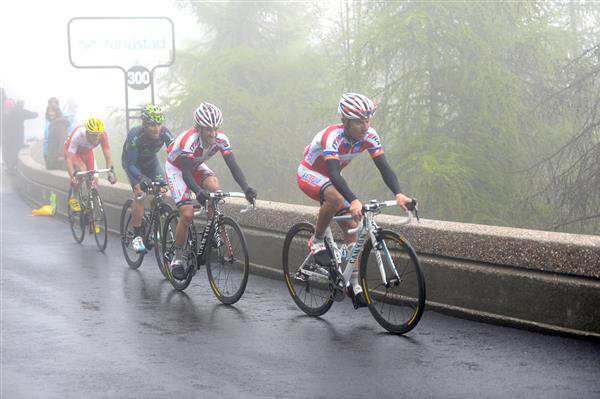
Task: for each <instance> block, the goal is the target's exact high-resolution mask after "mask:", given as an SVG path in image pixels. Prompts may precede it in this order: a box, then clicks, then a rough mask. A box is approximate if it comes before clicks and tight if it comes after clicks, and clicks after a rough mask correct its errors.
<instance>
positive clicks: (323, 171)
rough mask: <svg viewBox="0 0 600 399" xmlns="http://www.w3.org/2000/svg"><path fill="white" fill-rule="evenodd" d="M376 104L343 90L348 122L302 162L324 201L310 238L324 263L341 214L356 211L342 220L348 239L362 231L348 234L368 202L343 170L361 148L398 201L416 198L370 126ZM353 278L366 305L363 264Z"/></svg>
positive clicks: (300, 175) (306, 178)
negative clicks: (329, 233)
mask: <svg viewBox="0 0 600 399" xmlns="http://www.w3.org/2000/svg"><path fill="white" fill-rule="evenodd" d="M375 109H376V105H375V103H374V102H373V101H371V100H370V99H369V98H368V97H366V96H364V95H362V94H357V93H345V94H343V95H342V98H341V99H340V103H339V106H338V112H339V113H340V114H341V118H342V123H341V124H338V125H331V126H329V127H327V128H325V129H323V130H322V131H320V132H319V133H317V135H316V136H315V137H314V139H313V140H312V142H311V143H310V144H309V145H308V146H307V147H306V149H305V151H304V159H303V160H302V163H301V164H300V166H299V167H298V172H297V182H298V186H299V187H300V189H301V190H302V191H303V192H304V193H305V194H306V195H308V196H309V197H310V198H312V199H314V200H316V201H319V202H320V204H321V207H320V209H319V214H318V217H317V224H316V226H315V234H314V236H313V237H311V239H310V241H309V247H310V249H311V252H312V254H313V256H314V257H315V260H316V261H317V262H319V263H321V264H327V263H329V259H328V258H327V255H326V252H325V250H326V248H325V242H324V237H323V235H324V233H325V229H326V228H327V226H329V223H330V222H331V219H332V218H333V216H335V215H336V214H338V215H339V214H342V213H346V212H350V213H351V215H352V219H353V220H352V221H347V222H339V224H340V227H341V228H342V231H343V233H344V241H345V243H346V244H348V245H349V246H351V245H353V243H354V242H355V241H356V234H348V230H349V229H353V228H355V227H356V226H357V222H359V221H360V219H361V218H362V203H361V202H360V200H359V199H358V198H356V196H355V195H354V194H353V193H352V191H351V190H350V187H349V186H348V184H347V183H346V180H345V179H344V178H343V177H342V175H341V170H342V169H343V168H344V167H345V166H346V165H348V163H350V161H351V160H352V159H354V158H355V157H356V156H358V155H359V154H360V153H361V152H363V151H365V150H367V151H368V152H369V154H370V155H371V158H373V161H374V163H375V165H376V166H377V169H379V172H380V173H381V176H382V177H383V181H384V182H385V183H386V185H387V186H388V187H389V188H390V190H391V191H392V192H393V193H394V195H395V197H396V202H397V204H398V206H400V207H402V208H404V209H406V207H407V206H409V204H410V203H411V202H412V199H411V198H409V197H407V196H406V195H404V194H402V192H401V190H400V185H399V184H398V178H397V177H396V174H395V173H394V171H393V170H392V169H391V168H390V166H389V164H388V163H387V161H386V159H385V156H384V154H383V146H382V145H381V140H380V138H379V136H378V135H377V132H376V131H375V129H373V128H372V127H371V126H370V124H371V116H372V115H373V113H374V112H375ZM349 252H351V249H349ZM350 283H351V286H349V287H348V295H349V296H353V300H354V301H355V303H358V304H359V306H365V305H366V300H365V298H364V295H363V293H362V288H361V287H360V284H359V282H358V270H354V272H353V273H352V276H351V279H350Z"/></svg>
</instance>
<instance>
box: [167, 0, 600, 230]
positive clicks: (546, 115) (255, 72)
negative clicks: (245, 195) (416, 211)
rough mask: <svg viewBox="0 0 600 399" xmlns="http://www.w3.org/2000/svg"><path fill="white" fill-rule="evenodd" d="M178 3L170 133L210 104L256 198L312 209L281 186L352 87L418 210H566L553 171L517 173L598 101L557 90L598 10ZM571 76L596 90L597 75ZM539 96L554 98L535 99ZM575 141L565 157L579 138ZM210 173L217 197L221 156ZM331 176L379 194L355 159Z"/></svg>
mask: <svg viewBox="0 0 600 399" xmlns="http://www.w3.org/2000/svg"><path fill="white" fill-rule="evenodd" d="M180 4H181V7H184V8H186V9H187V10H188V11H190V12H192V13H194V14H195V15H196V16H197V17H198V21H199V32H202V33H203V34H202V36H201V38H199V39H198V40H197V41H196V42H193V43H190V45H189V46H188V47H187V48H186V49H178V55H177V63H176V65H175V66H174V67H173V68H172V69H171V73H170V74H169V76H168V84H167V86H166V88H167V92H168V93H171V94H170V95H169V96H168V98H166V99H165V101H166V102H167V103H168V104H169V107H168V108H169V114H168V118H169V119H168V120H169V124H170V126H172V127H173V129H174V131H175V132H179V131H183V130H184V129H187V128H189V127H190V126H191V123H192V116H193V111H194V109H195V108H196V106H197V105H198V103H199V102H201V101H209V102H212V103H214V104H216V105H218V106H219V107H221V109H222V110H223V112H224V120H225V121H224V125H223V128H224V130H225V132H226V134H227V135H228V136H229V137H230V139H231V141H232V143H233V146H234V152H235V154H236V157H237V159H238V161H239V163H240V165H241V166H242V168H243V169H244V171H245V172H246V174H247V177H248V180H249V182H250V183H251V184H253V185H255V186H256V187H257V188H258V189H259V193H260V197H261V198H263V199H271V200H276V201H286V202H294V203H311V202H310V200H307V199H306V197H305V196H304V195H303V194H302V193H301V192H300V191H299V190H298V189H297V187H296V181H295V180H296V179H295V172H296V168H297V166H298V163H299V161H300V160H301V157H302V152H303V149H304V147H305V146H306V145H307V144H308V143H309V142H310V140H311V139H312V137H314V135H315V134H316V133H317V132H318V131H319V130H321V129H323V128H324V127H325V126H327V125H329V124H332V123H337V117H336V115H335V108H336V104H337V100H338V99H339V96H340V94H341V93H342V92H344V91H357V92H362V93H365V94H367V95H369V96H372V97H373V98H375V99H376V100H377V101H378V102H379V108H378V111H377V113H376V115H375V117H374V118H373V120H372V125H373V126H374V127H375V129H376V130H377V131H378V132H379V134H380V136H381V137H382V140H383V143H384V146H385V149H386V157H387V159H388V161H389V163H390V164H391V165H392V167H393V169H395V170H396V172H397V174H398V177H399V180H400V183H401V186H402V187H403V189H404V191H405V192H406V193H407V194H409V195H413V196H415V197H417V198H419V200H420V201H421V204H422V206H421V207H422V210H423V211H424V214H425V215H427V217H430V218H436V219H444V220H456V221H463V222H475V223H486V224H496V225H512V226H519V227H538V228H539V227H545V226H550V225H551V224H552V223H553V222H554V221H555V220H558V219H561V218H562V217H563V216H564V217H566V215H571V212H572V208H571V209H570V210H569V209H568V206H566V205H565V198H567V197H559V196H553V195H550V194H549V191H548V190H555V191H556V190H561V187H562V189H564V188H565V187H568V184H567V181H562V183H560V182H559V183H557V184H558V185H555V186H553V187H552V188H548V187H547V186H546V185H544V182H549V181H551V180H552V176H553V175H552V173H551V172H550V171H549V170H548V169H543V168H542V169H539V168H538V169H536V173H535V175H534V174H532V173H531V169H530V167H531V165H532V164H533V163H535V162H536V161H538V160H540V159H544V158H545V157H547V156H548V154H552V153H553V152H554V151H555V150H556V148H557V146H559V145H561V144H564V143H565V142H566V141H568V139H569V137H571V136H572V134H573V132H576V131H577V130H579V129H580V126H581V125H582V123H584V120H585V119H586V118H588V117H589V115H590V112H591V110H592V108H593V107H591V106H587V105H585V106H584V105H583V103H584V102H585V104H590V103H593V99H596V98H597V97H598V96H597V95H595V94H590V95H587V96H586V97H585V98H584V97H581V96H574V95H569V96H561V95H558V94H557V93H561V90H562V89H563V88H565V87H568V86H569V85H570V84H571V83H573V82H574V81H577V79H581V77H582V76H588V75H586V73H587V72H589V71H590V68H591V66H589V65H587V64H586V66H581V65H579V64H578V65H579V67H578V69H577V70H576V71H574V70H573V68H565V65H568V64H569V62H570V60H571V59H573V57H574V55H575V54H578V52H580V51H581V49H583V48H587V46H589V45H590V43H596V42H597V41H598V29H597V25H594V24H591V23H590V21H597V20H598V16H599V15H600V12H599V10H600V7H599V6H596V5H593V4H588V3H585V4H581V7H579V5H577V4H576V5H575V6H574V3H573V2H571V3H569V6H568V7H567V6H566V5H564V4H559V3H549V2H541V1H530V2H495V3H494V2H491V3H490V2H485V3H481V2H437V3H436V2H434V3H432V2H367V1H353V2H348V1H340V2H339V3H336V4H333V5H331V4H330V5H329V6H326V5H323V4H321V3H310V2H309V3H285V4H284V3H278V2H235V1H231V2H217V3H208V2H189V3H180ZM577 21H579V22H577ZM586 68H587V69H586ZM586 71H587V72H586ZM585 82H586V84H588V85H589V87H587V89H588V90H589V91H591V92H594V90H595V92H596V93H597V92H598V82H596V81H595V80H590V79H587V80H585ZM553 96H557V98H560V99H561V101H545V100H544V99H545V98H553ZM582 109H587V110H590V112H588V113H586V112H583V111H582ZM586 115H587V116H586ZM588 119H589V118H588ZM592 119H593V118H592ZM586 140H587V141H586V143H587V147H586V146H585V145H583V144H581V146H580V147H578V148H588V149H589V148H590V143H592V144H593V143H594V142H593V141H592V142H590V140H593V139H591V138H589V137H587V138H586ZM596 140H597V139H596ZM592 147H593V146H592ZM577 153H581V152H577V151H575V153H573V154H571V156H572V158H573V159H576V154H577ZM564 159H566V158H564ZM210 166H211V168H213V169H214V170H215V171H216V172H217V173H218V175H219V178H220V179H221V181H222V186H223V188H224V189H234V188H235V186H233V184H234V183H233V182H232V179H231V178H230V176H229V173H228V171H227V170H226V167H224V164H223V162H222V161H221V160H218V159H214V160H211V161H210ZM554 166H556V167H558V168H559V169H560V168H563V167H565V166H564V165H563V166H561V165H559V166H557V165H556V164H555V165H554ZM344 176H345V178H346V179H347V180H348V182H349V185H350V187H351V188H352V189H353V190H355V191H356V193H357V194H358V195H359V196H360V198H362V199H365V200H366V199H368V198H372V197H377V198H389V197H390V193H389V191H388V189H387V187H385V185H384V183H383V182H382V180H381V178H380V177H379V175H378V173H377V169H376V168H374V167H373V165H372V162H371V161H370V160H369V159H368V157H367V156H363V157H361V158H359V159H357V160H356V161H354V162H353V163H352V165H350V166H349V167H348V168H347V169H346V170H345V171H344ZM536 179H537V181H536ZM532 180H533V182H532ZM569 181H570V182H573V180H569ZM563 183H564V184H563ZM561 184H562V185H561ZM540 192H541V193H542V194H540ZM558 198H563V199H562V200H558ZM561 201H562V203H561ZM593 203H595V202H590V203H588V205H587V206H588V208H587V209H589V204H593Z"/></svg>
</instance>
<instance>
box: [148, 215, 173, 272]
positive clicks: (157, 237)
mask: <svg viewBox="0 0 600 399" xmlns="http://www.w3.org/2000/svg"><path fill="white" fill-rule="evenodd" d="M170 213H171V207H170V206H169V205H167V204H160V208H159V210H158V217H157V218H155V219H154V227H153V239H154V256H155V257H156V262H157V263H158V269H159V270H160V272H161V273H162V275H163V276H164V277H165V278H169V276H168V274H167V272H166V271H165V268H164V259H163V249H162V248H163V246H162V238H161V237H162V233H163V230H164V227H165V225H166V223H167V218H168V217H169V214H170ZM172 234H173V236H172V238H171V239H172V241H173V242H174V239H175V230H173V231H172Z"/></svg>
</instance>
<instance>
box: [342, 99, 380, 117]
mask: <svg viewBox="0 0 600 399" xmlns="http://www.w3.org/2000/svg"><path fill="white" fill-rule="evenodd" d="M376 108H377V104H375V103H374V102H373V101H372V100H371V99H370V98H369V97H367V96H364V95H362V94H358V93H344V94H342V98H341V99H340V105H339V106H338V112H339V113H340V114H341V115H342V118H346V119H367V118H370V117H371V116H372V115H373V114H374V113H375V109H376Z"/></svg>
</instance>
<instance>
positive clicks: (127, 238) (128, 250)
mask: <svg viewBox="0 0 600 399" xmlns="http://www.w3.org/2000/svg"><path fill="white" fill-rule="evenodd" d="M132 204H133V200H132V199H128V200H127V201H125V204H123V210H122V211H121V223H120V230H121V247H122V248H123V255H124V256H125V261H126V262H127V264H128V265H129V267H130V268H132V269H137V268H139V267H140V266H141V265H142V261H143V260H144V254H138V253H137V252H135V250H134V249H133V246H132V242H133V239H134V238H135V234H134V233H133V224H132V222H131V212H132V211H131V205H132Z"/></svg>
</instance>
